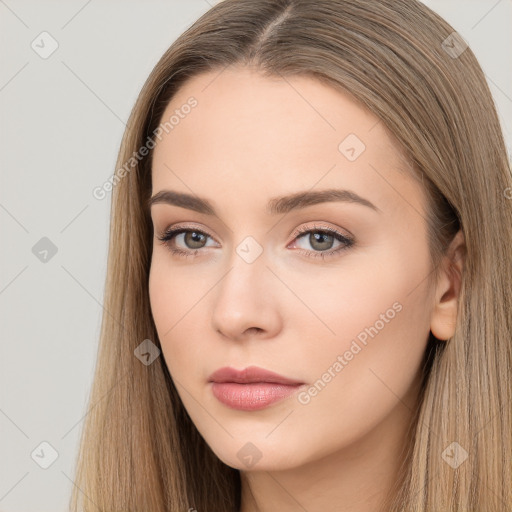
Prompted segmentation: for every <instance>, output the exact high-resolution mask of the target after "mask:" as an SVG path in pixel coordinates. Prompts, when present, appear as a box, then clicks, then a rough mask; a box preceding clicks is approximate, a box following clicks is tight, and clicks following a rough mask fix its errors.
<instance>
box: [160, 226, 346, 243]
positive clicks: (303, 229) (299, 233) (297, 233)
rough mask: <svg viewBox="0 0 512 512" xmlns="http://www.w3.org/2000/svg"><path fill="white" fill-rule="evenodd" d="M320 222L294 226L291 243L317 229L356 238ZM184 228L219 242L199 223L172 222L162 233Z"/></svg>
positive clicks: (334, 234) (333, 234)
mask: <svg viewBox="0 0 512 512" xmlns="http://www.w3.org/2000/svg"><path fill="white" fill-rule="evenodd" d="M318 222H319V221H314V224H313V226H300V227H299V228H294V230H293V231H292V232H291V233H290V235H288V236H293V238H292V240H290V242H289V243H291V242H292V241H293V240H295V239H297V238H302V237H303V236H304V235H306V234H307V233H309V232H315V231H325V232H326V233H331V235H332V236H336V235H341V236H342V237H344V238H345V239H349V240H352V241H353V240H354V236H353V235H352V233H350V232H349V231H348V230H346V229H344V231H347V233H348V234H344V233H342V231H343V230H342V229H340V228H334V227H332V226H328V225H318V224H317V223H318ZM182 230H185V231H199V232H201V233H203V234H205V235H206V236H208V237H210V238H211V239H212V240H214V241H215V242H216V243H219V242H218V241H217V239H216V237H215V236H214V235H212V234H211V233H210V232H209V231H208V230H207V229H205V228H202V227H200V226H198V225H197V224H193V225H189V224H187V223H183V224H182V223H176V224H171V225H170V226H168V227H166V228H165V229H164V230H163V231H162V235H163V236H165V234H166V233H168V232H171V231H172V232H173V233H174V234H175V235H176V236H177V234H176V233H175V232H176V231H182ZM174 238H175V237H174Z"/></svg>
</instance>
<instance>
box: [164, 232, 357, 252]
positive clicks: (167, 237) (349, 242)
mask: <svg viewBox="0 0 512 512" xmlns="http://www.w3.org/2000/svg"><path fill="white" fill-rule="evenodd" d="M189 232H194V233H199V234H201V235H205V236H207V237H210V238H213V237H212V236H210V235H209V234H208V233H206V232H204V231H201V230H200V229H195V228H180V227H178V228H169V229H166V230H165V231H164V232H163V233H161V234H160V235H158V236H157V238H158V240H160V242H161V243H162V244H163V245H164V246H165V247H166V248H167V249H168V250H169V251H171V253H172V254H173V255H175V256H178V257H185V258H188V257H189V256H192V257H194V256H196V254H197V253H198V252H200V250H201V249H190V250H188V251H185V250H183V249H175V248H174V247H172V246H171V244H170V242H172V240H173V239H174V238H175V237H176V236H178V235H180V234H181V233H189ZM309 233H322V234H328V235H332V236H334V238H335V239H336V240H338V241H339V242H342V244H343V245H340V247H338V248H337V249H334V250H330V251H307V250H305V249H298V251H299V253H301V254H304V255H305V256H307V257H308V258H322V259H323V260H325V259H326V258H330V257H333V256H336V255H337V254H338V253H340V252H342V251H345V250H347V249H349V248H351V247H352V246H353V245H354V243H355V241H354V240H353V239H352V238H349V237H347V236H345V235H343V234H342V233H340V232H339V231H338V230H336V229H334V228H329V227H317V226H313V228H298V229H297V231H296V232H295V233H294V235H295V238H294V240H295V239H297V238H302V237H303V236H304V235H305V234H309Z"/></svg>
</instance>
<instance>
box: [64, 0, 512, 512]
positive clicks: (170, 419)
mask: <svg viewBox="0 0 512 512" xmlns="http://www.w3.org/2000/svg"><path fill="white" fill-rule="evenodd" d="M454 32H455V31H454V29H453V28H452V27H451V26H450V25H449V24H448V23H447V22H446V21H444V20H443V19H442V18H441V17H439V16H438V15H437V14H435V13H434V12H433V11H432V10H430V9H429V8H427V7H426V6H425V5H423V4H422V3H420V2H419V1H415V0H379V1H372V0H316V1H315V2H312V1H310V0H224V1H222V2H220V3H218V4H217V5H216V6H214V7H213V8H211V9H210V10H209V11H208V12H206V13H205V14H204V15H202V16H201V17H200V18H199V19H198V20H197V21H196V22H195V23H194V24H193V25H192V26H191V27H190V28H188V29H187V30H186V31H185V32H184V33H183V34H182V35H181V36H180V37H179V38H178V39H177V40H176V41H175V42H174V43H173V44H172V45H171V47H170V48H169V49H168V50H167V51H166V52H165V53H164V55H163V56H162V57H161V59H160V60H159V61H158V63H157V64H156V66H155V67H154V69H153V71H152V72H151V74H150V75H149V77H148V79H147V81H146V82H145V84H144V86H143V88H142V90H141V92H140V95H139V97H138V99H137V101H136V103H135V106H134V108H133V110H132V112H131V116H130V118H129V120H128V124H127V128H126V131H125V133H124V136H123V139H122V142H121V147H120V151H119V156H118V160H117V167H116V168H117V169H120V168H121V167H122V166H123V165H126V162H128V161H130V159H133V158H134V157H135V156H136V154H137V152H138V151H139V150H140V148H141V147H143V146H145V145H148V141H151V140H152V138H154V135H155V133H157V132H156V130H157V129H158V126H159V123H161V122H162V115H163V113H164V110H165V108H166V107H167V105H168V104H169V101H170V100H171V99H172V98H173V96H174V95H175V93H176V92H177V90H178V89H179V88H180V87H181V86H183V84H184V83H186V81H187V80H188V79H189V78H191V77H193V76H196V75H199V74H200V73H206V72H212V71H214V72H216V73H221V72H222V70H223V69H225V68H226V67H228V66H251V67H253V68H255V69H256V70H258V71H259V72H260V73H262V74H263V75H265V76H277V77H282V78H286V77H291V76H308V77H313V78H315V79H317V80H319V81H321V82H323V83H324V84H328V85H330V86H332V87H335V88H338V89H339V90H340V91H344V92H345V93H348V94H350V95H351V97H352V98H353V99H354V101H357V102H360V104H361V105H363V106H364V108H367V109H368V110H369V111H371V112H372V113H373V114H375V115H376V116H377V117H378V118H379V119H380V120H381V121H382V123H383V126H384V127H385V129H386V130H387V131H388V132H389V134H390V136H392V137H394V139H395V140H397V141H398V142H399V145H400V147H401V148H403V149H404V151H405V154H407V155H408V157H409V158H410V162H412V165H411V169H410V172H411V175H412V176H414V177H415V179H418V180H420V181H421V182H422V183H423V186H424V190H425V191H426V195H427V198H428V211H427V212H426V213H427V216H426V222H427V227H428V233H429V250H430V254H431V260H432V273H431V275H430V276H429V280H430V282H434V279H435V278H436V277H437V276H438V273H439V271H440V270H439V269H440V262H441V261H442V257H443V255H445V254H446V248H447V247H448V244H449V243H450V241H451V240H453V237H454V235H455V234H456V233H457V231H459V230H461V231H462V232H463V235H464V240H465V254H464V267H463V272H462V276H461V286H460V293H459V305H458V315H457V324H456V329H455V334H454V336H453V337H452V338H450V339H449V340H437V339H435V337H434V336H433V335H432V333H430V339H429V342H428V348H427V350H426V353H425V360H424V362H425V364H424V366H423V367H422V371H423V384H422V387H421V393H420V399H419V401H418V405H417V410H415V419H414V422H413V423H412V425H411V429H410V439H409V442H408V443H407V445H406V450H405V456H404V462H403V465H402V467H401V469H400V472H399V477H398V478H397V480H396V485H395V487H394V489H392V492H391V493H390V496H389V503H388V506H387V508H386V510H387V511H391V512H399V511H401V512H427V511H428V512H434V511H435V512H439V511H457V512H462V511H480V512H481V511H484V510H485V512H493V511H496V512H498V511H503V510H511V509H512V494H511V487H512V486H511V482H512V471H511V469H512V468H511V461H512V442H511V441H512V422H511V416H512V413H511V402H512V389H511V383H512V379H511V378H510V377H511V367H512V355H511V340H512V293H511V285H512V258H511V257H510V249H511V247H512V201H511V200H510V199H509V198H508V197H510V192H512V188H511V187H512V174H511V169H510V163H509V161H508V157H507V151H506V147H505V143H504V140H503V134H502V131H501V127H500V124H499V120H498V116H497V113H496V108H495V105H494V103H493V99H492V96H491V93H490V91H489V88H488V86H487V83H486V80H485V76H484V73H483V72H482V69H481V67H480V66H479V64H478V62H477V60H476V58H475V56H474V54H473V52H472V51H471V49H470V48H469V47H468V48H466V49H465V50H464V51H462V53H460V55H458V56H456V55H454V54H453V52H452V53H450V51H448V47H453V46H454V41H455V42H457V41H458V43H457V44H459V46H460V47H461V48H463V46H461V39H454V38H456V37H457V35H456V33H455V34H454ZM447 38H451V39H447ZM446 41H449V42H450V41H451V43H449V44H447V43H446ZM199 108H200V106H199ZM191 115H193V113H192V114H191ZM184 122H186V121H184ZM151 155H152V152H151V151H150V152H149V154H148V155H147V156H145V157H144V158H139V157H138V156H137V161H136V162H135V161H133V160H132V162H135V164H133V163H132V167H133V170H132V169H130V172H125V173H124V174H123V173H119V174H118V175H117V177H118V178H119V179H117V182H116V183H115V186H114V188H113V193H112V206H111V224H110V241H109V253H108V266H107V276H106V286H105V294H104V313H103V319H102V326H101V334H100V343H99V349H98V359H97V365H96V369H95V376H94V382H93V386H92V388H91V394H90V397H89V400H90V404H89V405H90V407H89V410H88V413H87V416H86V419H85V424H84V427H83V431H82V435H81V440H80V449H79V452H78V455H77V469H76V475H75V476H76V486H75V487H74V489H73V495H72V498H71V501H70V503H71V508H72V509H73V510H74V511H76V510H84V511H96V510H97V509H99V510H102V511H109V512H110V511H121V510H122V511H123V512H132V511H133V512H141V511H149V510H151V511H152V512H164V511H167V512H169V511H172V512H175V511H185V510H189V508H195V509H197V510H198V511H208V512H228V511H229V512H235V511H236V512H238V511H239V507H240V503H241V480H240V472H239V471H238V470H236V469H234V468H231V467H229V466H227V465H226V464H224V463H223V462H222V461H220V460H219V459H218V457H217V456H216V455H215V454H214V453H213V451H212V450H211V449H210V447H209V446H208V445H207V444H206V442H205V441H204V439H203V438H202V437H201V435H200V434H199V432H198V431H197V429H196V427H195V425H194V424H193V422H192V421H191V419H190V417H189V416H188V414H187V412H186V410H185V408H184V406H183V404H182V402H181V400H180V398H179V396H178V393H177V391H176V388H175V386H174V384H173V381H172V378H171V376H170V374H169V371H168V368H167V366H166V364H165V362H164V358H163V357H159V358H157V359H156V360H155V361H154V362H153V363H152V364H150V365H147V366H146V365H144V364H141V362H140V361H139V360H138V359H137V358H136V357H134V350H135V349H136V347H137V346H138V345H139V344H140V343H141V342H142V341H143V340H145V339H150V340H153V341H154V343H155V344H156V345H157V346H158V347H159V348H161V347H160V342H159V340H158V336H157V332H156V328H155V324H154V321H153V318H152V313H151V308H150V302H149V294H148V276H149V270H150V264H151V255H152V240H153V232H152V229H153V228H152V223H151V218H150V215H149V211H148V208H147V206H146V204H147V199H148V197H149V195H150V193H151ZM452 442H457V443H459V445H460V446H461V447H462V448H463V449H465V450H466V451H467V453H468V455H469V457H468V459H467V460H466V461H465V462H464V463H463V464H461V465H460V466H459V467H458V468H453V467H451V465H449V464H447V463H446V462H445V461H444V459H443V452H444V451H445V449H446V448H447V447H448V446H449V445H450V444H451V443H452Z"/></svg>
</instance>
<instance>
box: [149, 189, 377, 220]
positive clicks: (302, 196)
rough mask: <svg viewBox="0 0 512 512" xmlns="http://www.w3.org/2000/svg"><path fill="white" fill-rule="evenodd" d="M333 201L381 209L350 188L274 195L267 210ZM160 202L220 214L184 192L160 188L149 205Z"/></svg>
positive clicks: (277, 211)
mask: <svg viewBox="0 0 512 512" xmlns="http://www.w3.org/2000/svg"><path fill="white" fill-rule="evenodd" d="M331 202H345V203H356V204H360V205H363V206H366V207H368V208H371V209H372V210H374V211H376V212H380V211H381V210H380V209H379V208H377V206H375V205H374V204H373V203H372V202H370V201H368V199H364V198H363V197H361V196H359V195H357V194H356V193H355V192H352V191H350V190H341V189H327V190H317V191H305V192H296V193H294V194H290V195H288V196H283V197H274V198H272V199H270V200H269V202H268V204H267V208H266V211H267V213H268V214H270V215H280V214H285V213H288V212H290V211H292V210H298V209H302V208H307V207H308V206H313V205H315V204H320V203H331ZM158 203H164V204H169V205H174V206H179V207H181V208H186V209H188V210H193V211H195V212H198V213H203V214H205V215H213V216H218V215H217V213H216V212H215V208H214V207H213V206H212V204H211V203H210V202H209V201H208V200H207V199H204V198H201V197H198V196H195V195H191V194H186V193H184V192H176V191H173V190H160V191H159V192H157V193H156V194H155V195H154V196H152V197H150V198H149V200H148V202H147V207H148V208H151V207H152V206H153V205H154V204H158Z"/></svg>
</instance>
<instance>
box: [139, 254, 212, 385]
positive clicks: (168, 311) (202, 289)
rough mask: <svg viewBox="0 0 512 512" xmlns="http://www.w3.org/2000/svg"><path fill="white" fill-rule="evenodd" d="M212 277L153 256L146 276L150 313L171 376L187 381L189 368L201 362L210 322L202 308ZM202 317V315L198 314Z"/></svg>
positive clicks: (189, 373)
mask: <svg viewBox="0 0 512 512" xmlns="http://www.w3.org/2000/svg"><path fill="white" fill-rule="evenodd" d="M211 279H212V276H210V278H208V277H207V276H202V275H201V274H200V272H192V273H191V272H190V271H184V270H183V269H180V268H179V267H178V266H171V265H169V262H168V259H167V255H165V254H157V255H156V257H155V256H154V257H153V260H152V262H151V268H150V273H149V283H148V291H149V299H150V305H151V312H152V315H153V319H154V322H155V326H156V330H157V333H158V337H159V340H160V343H161V346H162V354H163V356H164V359H165V362H166V364H167V367H168V368H169V372H170V373H171V375H173V377H174V376H176V377H177V378H179V379H180V380H182V379H183V378H185V379H190V376H189V377H186V376H185V375H186V374H188V375H191V372H190V368H196V367H197V366H198V362H199V361H201V349H202V348H204V347H203V343H202V340H204V339H205V329H206V327H207V326H208V325H209V324H208V321H209V319H208V318H206V317H205V315H204V310H202V309H201V307H202V305H203V303H204V300H205V296H206V294H207V293H208V290H209V289H210V288H211V287H212V286H213V282H211V283H210V281H211ZM202 311H203V314H202V315H201V312H202Z"/></svg>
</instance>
